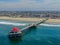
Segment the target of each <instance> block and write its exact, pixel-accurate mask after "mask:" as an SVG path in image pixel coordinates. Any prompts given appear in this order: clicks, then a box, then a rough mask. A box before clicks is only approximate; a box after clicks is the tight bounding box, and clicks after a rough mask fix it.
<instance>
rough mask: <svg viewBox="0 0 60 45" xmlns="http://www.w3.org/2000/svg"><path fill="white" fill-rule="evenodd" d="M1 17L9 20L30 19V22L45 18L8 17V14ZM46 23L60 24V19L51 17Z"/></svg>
mask: <svg viewBox="0 0 60 45" xmlns="http://www.w3.org/2000/svg"><path fill="white" fill-rule="evenodd" d="M0 19H4V20H5V19H7V20H13V21H14V20H18V21H28V22H37V21H38V22H39V21H40V20H43V19H45V18H22V17H20V18H13V17H6V16H4V17H1V16H0ZM45 23H58V24H60V19H51V18H49V19H48V20H47V21H46V22H45Z"/></svg>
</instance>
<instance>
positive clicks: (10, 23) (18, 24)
mask: <svg viewBox="0 0 60 45" xmlns="http://www.w3.org/2000/svg"><path fill="white" fill-rule="evenodd" d="M0 24H5V25H13V26H26V25H28V24H29V23H14V22H6V21H1V22H0ZM40 26H53V27H60V25H58V24H40Z"/></svg>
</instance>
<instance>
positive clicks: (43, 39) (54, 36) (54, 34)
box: [0, 20, 60, 45]
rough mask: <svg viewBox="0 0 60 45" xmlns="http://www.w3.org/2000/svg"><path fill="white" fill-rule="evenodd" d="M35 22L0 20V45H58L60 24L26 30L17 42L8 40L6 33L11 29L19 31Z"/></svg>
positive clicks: (42, 25)
mask: <svg viewBox="0 0 60 45" xmlns="http://www.w3.org/2000/svg"><path fill="white" fill-rule="evenodd" d="M31 23H35V22H23V21H12V20H0V45H60V24H46V23H43V24H40V25H39V26H38V27H37V28H32V29H27V30H26V31H25V32H24V33H23V35H22V37H21V38H20V39H18V40H10V39H9V38H8V33H9V31H10V30H11V29H12V28H13V27H18V28H20V29H22V28H24V27H26V26H28V25H29V24H31Z"/></svg>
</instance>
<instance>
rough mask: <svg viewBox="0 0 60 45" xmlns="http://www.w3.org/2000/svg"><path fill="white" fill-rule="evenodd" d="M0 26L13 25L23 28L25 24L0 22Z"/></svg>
mask: <svg viewBox="0 0 60 45" xmlns="http://www.w3.org/2000/svg"><path fill="white" fill-rule="evenodd" d="M0 24H5V25H13V26H25V25H26V24H25V23H13V22H0Z"/></svg>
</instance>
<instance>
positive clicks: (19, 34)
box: [8, 19, 48, 38]
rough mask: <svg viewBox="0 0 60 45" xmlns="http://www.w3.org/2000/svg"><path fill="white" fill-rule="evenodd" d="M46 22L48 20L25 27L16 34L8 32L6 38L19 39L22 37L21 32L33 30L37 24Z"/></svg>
mask: <svg viewBox="0 0 60 45" xmlns="http://www.w3.org/2000/svg"><path fill="white" fill-rule="evenodd" d="M47 20H48V19H43V20H40V22H38V23H34V24H31V25H29V26H27V27H25V28H22V29H21V30H19V31H18V32H10V33H9V35H8V36H9V38H19V37H21V36H22V33H23V31H25V30H26V29H29V28H35V27H37V26H38V25H39V24H41V23H44V22H45V21H47Z"/></svg>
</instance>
